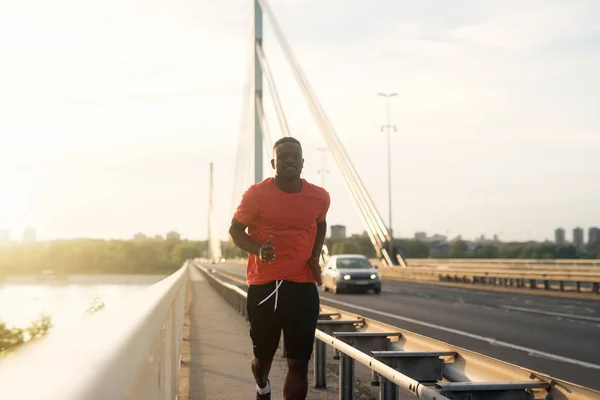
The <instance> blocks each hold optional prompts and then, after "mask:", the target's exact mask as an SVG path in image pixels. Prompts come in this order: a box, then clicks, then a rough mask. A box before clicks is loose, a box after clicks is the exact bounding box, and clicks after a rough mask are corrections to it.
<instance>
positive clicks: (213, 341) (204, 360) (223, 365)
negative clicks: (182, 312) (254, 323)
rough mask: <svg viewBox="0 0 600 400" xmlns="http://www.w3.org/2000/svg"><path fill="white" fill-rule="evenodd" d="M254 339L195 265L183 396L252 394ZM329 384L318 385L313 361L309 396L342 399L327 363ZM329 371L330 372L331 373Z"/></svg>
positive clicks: (278, 366) (275, 385) (274, 373)
mask: <svg viewBox="0 0 600 400" xmlns="http://www.w3.org/2000/svg"><path fill="white" fill-rule="evenodd" d="M281 354H282V353H281V349H279V351H278V352H277V355H276V357H275V360H274V362H273V366H272V369H271V374H270V378H271V384H272V399H273V400H280V399H283V382H284V379H285V375H286V373H287V363H286V360H285V359H284V358H283V357H282V356H281ZM251 359H252V343H251V341H250V337H249V334H248V323H247V322H246V320H245V319H244V318H243V317H242V316H241V315H240V314H238V313H237V312H236V311H235V310H234V309H233V308H232V307H231V306H230V305H229V304H228V303H227V302H226V301H225V300H224V299H223V298H222V297H220V296H219V294H218V293H217V292H215V291H214V290H213V288H212V287H211V286H210V285H209V283H208V282H207V281H206V280H205V278H204V276H203V275H202V274H201V273H200V272H199V271H198V270H197V269H195V268H191V269H190V283H189V287H188V299H187V301H186V320H185V326H184V343H183V351H182V365H181V379H180V385H179V399H180V400H225V399H226V400H238V399H240V400H241V399H245V400H249V399H254V398H255V396H256V384H255V382H254V379H253V377H252V372H251V371H250V360H251ZM328 369H330V370H332V371H330V372H329V374H331V376H329V377H328V383H329V387H328V388H327V389H315V388H314V383H313V377H312V363H311V370H310V371H309V393H308V397H307V399H311V400H313V399H314V400H334V399H337V398H338V390H337V389H338V388H337V375H336V374H335V368H328ZM329 374H328V375H329Z"/></svg>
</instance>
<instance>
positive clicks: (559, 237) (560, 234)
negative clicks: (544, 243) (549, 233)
mask: <svg viewBox="0 0 600 400" xmlns="http://www.w3.org/2000/svg"><path fill="white" fill-rule="evenodd" d="M554 242H555V243H556V244H557V245H559V246H562V245H563V244H565V230H564V229H563V228H558V229H556V230H555V231H554Z"/></svg>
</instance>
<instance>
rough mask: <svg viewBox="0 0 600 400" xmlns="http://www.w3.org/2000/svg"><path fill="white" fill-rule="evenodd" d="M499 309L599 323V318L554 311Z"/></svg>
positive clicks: (522, 308) (523, 308) (507, 307)
mask: <svg viewBox="0 0 600 400" xmlns="http://www.w3.org/2000/svg"><path fill="white" fill-rule="evenodd" d="M500 307H501V308H505V309H508V310H515V311H523V312H529V313H534V314H544V315H551V316H553V317H565V318H572V319H581V320H584V321H591V322H600V318H598V317H588V316H585V315H573V314H567V313H559V312H554V311H544V310H536V309H534V308H525V307H513V306H500Z"/></svg>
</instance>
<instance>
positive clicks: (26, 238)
mask: <svg viewBox="0 0 600 400" xmlns="http://www.w3.org/2000/svg"><path fill="white" fill-rule="evenodd" d="M36 240H37V233H36V231H35V228H27V229H25V230H24V231H23V242H25V243H32V242H35V241H36Z"/></svg>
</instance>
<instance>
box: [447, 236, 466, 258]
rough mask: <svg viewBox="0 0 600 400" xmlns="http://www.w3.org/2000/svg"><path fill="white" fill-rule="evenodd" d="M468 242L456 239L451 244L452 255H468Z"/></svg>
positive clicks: (463, 256) (456, 256) (458, 256)
mask: <svg viewBox="0 0 600 400" xmlns="http://www.w3.org/2000/svg"><path fill="white" fill-rule="evenodd" d="M467 250H468V247H467V243H466V242H464V241H463V240H455V241H453V242H452V244H450V257H452V258H465V257H467Z"/></svg>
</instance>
